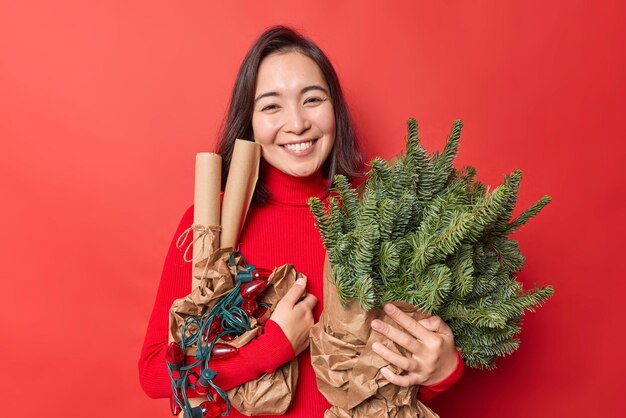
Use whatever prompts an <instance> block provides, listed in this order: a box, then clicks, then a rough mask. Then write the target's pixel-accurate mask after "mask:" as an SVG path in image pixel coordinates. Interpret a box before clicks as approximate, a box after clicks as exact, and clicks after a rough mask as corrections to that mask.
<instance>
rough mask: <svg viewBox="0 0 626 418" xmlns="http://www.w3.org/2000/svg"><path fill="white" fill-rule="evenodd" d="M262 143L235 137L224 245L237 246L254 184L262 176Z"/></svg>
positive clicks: (226, 193) (224, 210)
mask: <svg viewBox="0 0 626 418" xmlns="http://www.w3.org/2000/svg"><path fill="white" fill-rule="evenodd" d="M260 158H261V146H260V145H259V144H257V143H255V142H251V141H246V140H243V139H237V140H235V148H234V150H233V156H232V160H231V162H230V169H229V170H228V180H227V181H226V188H225V189H224V201H223V203H222V222H221V225H222V234H221V241H220V247H222V248H227V247H232V248H236V247H237V239H238V238H239V232H240V231H241V228H242V226H243V221H244V219H245V218H246V214H247V212H248V207H249V206H250V201H251V200H252V195H253V194H254V187H255V185H256V181H257V179H258V177H259V161H260Z"/></svg>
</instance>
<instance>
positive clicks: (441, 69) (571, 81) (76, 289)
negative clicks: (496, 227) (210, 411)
mask: <svg viewBox="0 0 626 418" xmlns="http://www.w3.org/2000/svg"><path fill="white" fill-rule="evenodd" d="M223 3H224V4H227V5H222V4H221V3H218V2H212V1H195V0H194V1H192V0H186V1H181V2H174V1H171V2H165V1H73V2H70V1H62V2H61V1H58V2H47V1H28V0H26V1H25V0H20V1H13V2H9V1H4V2H1V3H0V138H1V140H2V142H1V143H2V148H1V150H2V152H0V186H1V188H0V190H1V193H2V204H1V206H0V207H1V210H2V214H1V215H2V216H0V231H2V251H1V254H2V263H1V269H2V270H1V271H0V274H1V275H2V276H1V280H0V286H1V287H0V294H1V295H2V304H1V305H2V307H1V312H0V326H1V330H0V331H1V335H2V345H1V348H0V354H1V357H0V358H2V359H3V360H4V365H3V367H2V369H3V372H2V375H3V378H2V379H0V397H1V398H2V402H3V407H2V408H3V411H4V412H2V415H3V416H4V415H8V413H9V412H11V411H14V413H20V414H21V416H33V417H34V416H72V417H73V416H90V417H108V416H118V417H167V416H169V412H168V406H167V401H165V400H151V399H148V398H147V397H146V396H145V395H144V394H143V392H142V391H141V389H140V387H139V383H138V378H137V366H136V362H137V358H138V355H139V348H140V346H141V342H142V339H143V333H144V331H145V326H146V323H147V319H148V316H149V313H150V310H151V306H152V301H153V298H154V296H155V292H156V288H157V284H158V278H159V274H160V269H161V266H162V262H163V258H164V255H165V251H166V248H167V245H168V242H169V240H170V238H171V234H172V233H173V231H174V228H175V226H176V224H177V222H178V220H179V217H180V216H181V215H182V213H183V211H184V209H185V208H186V207H187V206H188V205H189V204H190V202H191V200H192V193H193V191H192V190H193V186H192V183H193V160H194V154H195V153H196V152H198V151H203V150H212V149H213V146H214V144H215V137H216V132H217V130H218V128H219V125H220V123H221V120H222V117H223V115H224V112H225V108H226V103H227V100H228V95H229V92H230V90H231V86H232V83H233V80H234V77H235V72H236V69H237V68H238V65H239V63H240V62H241V59H242V58H243V55H244V53H245V51H246V49H247V48H248V46H249V45H250V44H251V43H252V42H253V40H254V39H255V37H256V36H257V35H258V34H259V33H260V32H261V31H262V30H263V29H264V28H265V27H267V26H269V25H271V24H277V23H285V24H290V25H293V26H295V27H296V28H299V29H301V30H302V31H303V32H304V33H305V34H307V35H309V36H310V37H311V38H313V39H314V40H315V41H317V42H318V43H319V45H320V46H321V47H322V48H323V49H324V50H325V51H326V52H327V53H328V55H329V56H330V58H331V60H332V61H333V62H334V64H335V65H336V68H337V70H338V72H339V74H340V77H341V79H342V81H343V85H344V88H345V90H346V93H347V97H348V100H349V103H350V105H351V108H352V110H353V116H354V118H355V120H356V123H357V126H358V128H359V132H360V134H361V137H362V139H363V142H364V144H365V147H366V149H367V152H368V154H369V155H376V154H378V155H382V156H384V157H389V156H391V155H393V154H395V153H396V152H397V151H399V150H400V149H401V147H402V146H403V141H404V132H405V120H406V119H407V118H408V117H409V116H415V117H416V118H417V119H418V121H419V122H421V132H422V138H423V141H424V143H425V144H426V146H427V147H428V148H429V149H431V150H435V149H440V148H441V147H442V145H443V142H444V139H445V137H446V135H447V133H448V131H449V129H450V127H451V122H452V120H453V119H455V118H461V119H463V121H464V122H465V129H464V132H463V139H462V142H461V150H460V154H459V158H458V161H457V164H458V165H461V164H472V165H474V166H475V167H477V168H478V171H479V175H480V178H481V179H482V180H483V181H485V182H487V183H490V184H493V185H495V184H497V183H499V182H500V181H501V179H502V177H503V176H504V174H506V173H509V172H511V171H512V170H514V169H516V168H520V169H522V170H523V172H524V180H523V182H522V189H521V191H520V203H519V206H518V207H519V209H521V208H523V207H526V206H528V205H529V204H530V203H532V202H533V201H535V200H537V199H538V198H539V197H540V196H541V195H543V194H549V195H551V196H552V197H553V199H554V201H553V203H552V204H551V205H549V206H548V207H547V208H546V209H545V211H544V212H543V213H542V214H541V215H540V216H539V217H538V218H536V219H535V220H533V221H532V222H531V223H530V224H529V225H528V226H527V227H525V228H524V229H522V230H521V231H520V232H519V233H518V234H517V235H516V236H517V238H518V239H519V241H520V243H521V247H522V250H523V252H524V254H525V255H526V257H527V263H526V266H525V268H524V270H523V272H522V274H521V276H520V277H521V279H522V280H523V281H524V282H525V283H526V284H527V285H528V286H531V285H532V283H534V282H537V283H539V284H541V285H545V284H553V285H554V286H555V288H556V295H555V296H554V298H553V299H552V300H551V301H549V303H547V305H545V307H543V308H541V309H540V310H539V311H538V312H537V313H534V314H529V315H527V316H526V320H525V327H524V331H523V333H522V345H521V348H520V350H519V351H518V352H516V353H515V354H514V355H513V356H510V357H507V358H504V359H502V360H501V361H500V362H499V365H498V369H497V370H495V371H492V372H484V371H468V372H467V373H466V375H465V377H464V378H463V380H462V382H461V383H460V384H459V385H457V386H456V387H455V388H454V389H452V390H450V391H449V392H448V393H446V394H444V395H442V396H441V397H440V398H439V399H438V400H437V401H436V402H435V403H434V404H433V407H434V409H435V410H436V411H438V412H439V413H440V415H441V416H442V417H502V416H507V417H526V416H533V417H552V416H567V417H587V416H603V417H618V416H624V413H625V408H624V406H623V405H624V404H623V402H618V396H620V395H622V394H621V392H622V389H623V386H624V385H623V382H624V374H625V372H626V370H625V366H624V364H625V363H624V361H623V347H624V343H625V337H624V333H623V317H624V315H623V313H622V312H621V309H620V308H621V306H623V294H624V291H625V290H626V285H625V284H624V282H623V281H622V274H621V273H622V268H619V266H620V265H622V266H623V256H622V251H623V249H624V238H623V237H624V233H625V232H626V231H625V224H624V221H623V214H624V190H623V187H624V186H625V185H626V182H625V175H624V171H623V167H621V166H620V165H621V164H623V160H624V157H625V152H624V150H625V146H624V134H623V126H622V123H623V117H624V114H625V112H624V111H625V110H626V109H625V106H624V95H625V93H626V88H625V87H626V86H625V84H626V83H625V77H624V74H626V71H625V70H626V68H625V65H624V64H625V62H626V60H625V56H624V49H623V45H624V42H623V41H624V39H625V34H626V25H625V23H626V22H625V15H626V6H625V5H624V3H623V2H619V1H602V2H585V1H573V0H570V1H562V2H556V1H534V0H533V1H525V2H487V1H467V2H461V1H445V2H433V1H427V2H426V1H424V2H422V1H417V2H416V1H404V2H400V1H397V2H389V5H385V4H384V3H383V2H378V1H376V2H363V1H354V2H330V1H316V2H303V3H297V2H294V1H284V0H280V1H272V2H243V1H230V2H223ZM592 3H593V5H591V4H592ZM620 39H621V40H622V41H620ZM620 45H621V46H620ZM621 398H623V395H622V396H621ZM64 412H65V413H64ZM83 414H84V415H83Z"/></svg>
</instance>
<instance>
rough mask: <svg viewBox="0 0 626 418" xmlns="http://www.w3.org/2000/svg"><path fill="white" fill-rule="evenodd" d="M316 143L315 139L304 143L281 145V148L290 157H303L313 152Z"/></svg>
mask: <svg viewBox="0 0 626 418" xmlns="http://www.w3.org/2000/svg"><path fill="white" fill-rule="evenodd" d="M316 142H317V140H316V139H312V140H310V141H305V142H298V143H294V144H285V145H281V147H282V148H283V149H284V150H285V151H286V152H287V153H288V154H290V155H295V156H298V157H303V156H305V155H309V154H310V153H311V152H313V149H314V147H315V143H316Z"/></svg>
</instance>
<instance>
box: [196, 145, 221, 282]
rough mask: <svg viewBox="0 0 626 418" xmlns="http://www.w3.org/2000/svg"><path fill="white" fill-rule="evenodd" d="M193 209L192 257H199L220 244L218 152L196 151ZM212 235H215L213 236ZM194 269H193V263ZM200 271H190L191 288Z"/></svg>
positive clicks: (219, 163)
mask: <svg viewBox="0 0 626 418" xmlns="http://www.w3.org/2000/svg"><path fill="white" fill-rule="evenodd" d="M194 185H195V186H194V202H193V203H194V208H193V225H194V228H193V258H192V260H194V261H197V260H202V259H204V258H207V257H208V256H209V255H210V254H211V252H213V251H215V250H217V249H218V248H219V247H220V245H219V244H220V238H219V228H218V227H219V225H220V191H221V185H222V157H221V156H220V155H218V154H213V153H209V152H200V153H198V154H196V177H195V183H194ZM214 235H215V237H214ZM194 270H196V268H195V266H194ZM201 275H202V272H201V271H193V272H192V281H191V288H192V289H193V288H195V287H198V285H199V284H200V281H199V280H198V279H197V277H198V276H201Z"/></svg>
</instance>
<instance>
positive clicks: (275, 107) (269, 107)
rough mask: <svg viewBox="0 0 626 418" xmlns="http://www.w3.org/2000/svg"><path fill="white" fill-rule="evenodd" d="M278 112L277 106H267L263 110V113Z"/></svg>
mask: <svg viewBox="0 0 626 418" xmlns="http://www.w3.org/2000/svg"><path fill="white" fill-rule="evenodd" d="M276 110H278V105H277V104H273V103H272V104H267V105H265V106H263V107H262V108H261V112H274V111H276Z"/></svg>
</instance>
